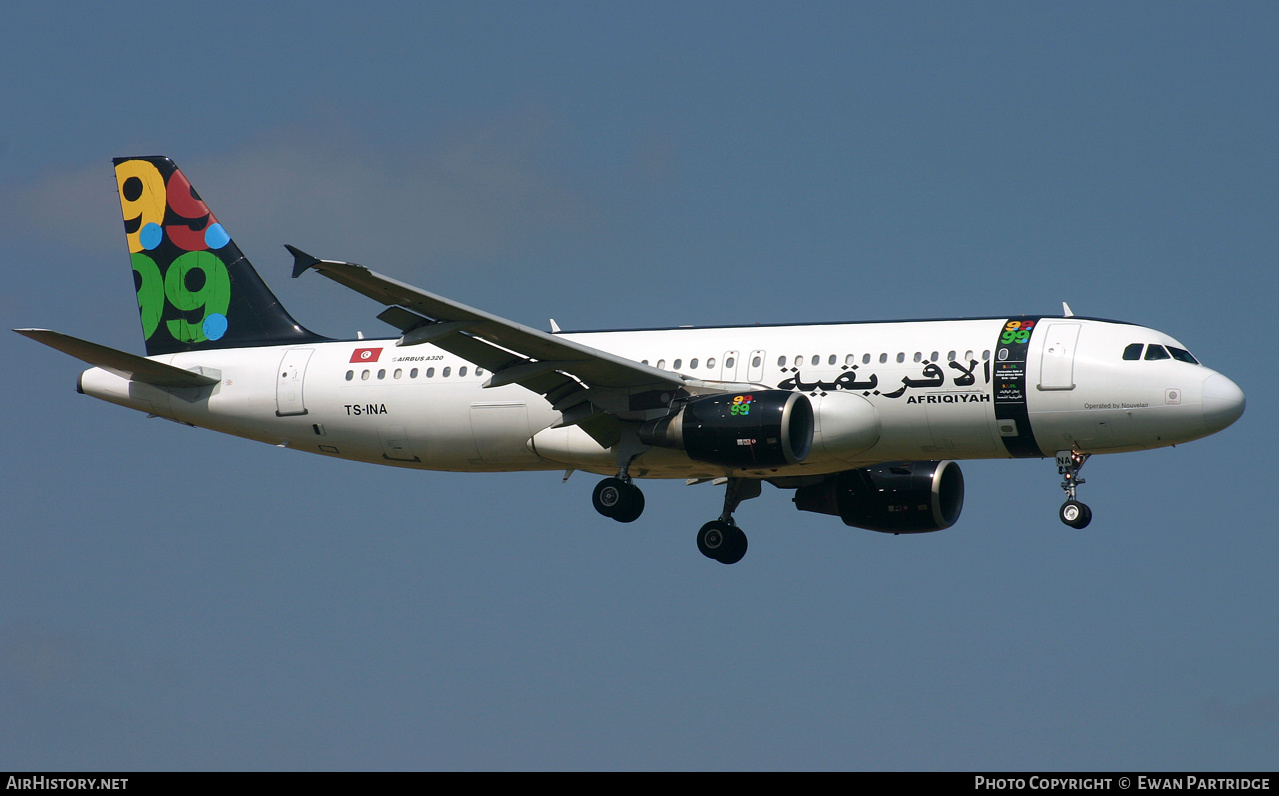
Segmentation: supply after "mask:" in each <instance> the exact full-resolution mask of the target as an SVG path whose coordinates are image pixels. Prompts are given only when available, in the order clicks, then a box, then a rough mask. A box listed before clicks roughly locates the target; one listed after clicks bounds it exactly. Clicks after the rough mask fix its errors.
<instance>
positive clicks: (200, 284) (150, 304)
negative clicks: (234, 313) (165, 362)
mask: <svg viewBox="0 0 1279 796" xmlns="http://www.w3.org/2000/svg"><path fill="white" fill-rule="evenodd" d="M132 259H133V270H134V272H136V273H137V274H138V312H139V314H140V315H141V316H142V332H143V334H144V335H145V336H146V338H147V339H148V340H149V339H151V335H153V334H155V332H156V329H158V328H159V326H160V320H161V318H162V317H163V315H164V304H165V301H166V300H167V301H168V303H169V304H170V305H172V306H173V307H174V308H175V309H177V310H179V311H180V312H182V313H189V312H194V311H196V310H199V309H203V310H204V313H203V314H202V315H201V316H200V319H199V320H197V321H194V322H192V321H188V320H187V319H186V318H185V317H182V318H174V319H171V320H168V321H165V327H166V328H167V329H168V330H169V334H171V335H172V336H173V339H175V340H178V341H179V342H183V343H202V342H205V341H206V340H217V339H218V338H220V337H221V336H222V335H223V334H225V333H226V329H227V320H226V312H227V308H229V307H230V306H231V277H230V275H229V274H228V273H227V269H226V265H224V264H223V262H222V261H221V260H220V259H218V257H217V255H215V254H213V253H211V252H207V251H202V252H187V253H186V254H183V255H182V256H181V257H178V258H177V259H176V260H174V261H173V263H172V264H171V265H170V266H169V269H168V272H167V273H165V275H164V276H163V277H161V276H160V267H159V266H158V265H156V263H155V260H152V259H151V258H150V257H149V256H147V255H146V254H143V253H141V252H137V253H135V254H133V255H132ZM193 284H194V285H196V286H195V287H192V285H193Z"/></svg>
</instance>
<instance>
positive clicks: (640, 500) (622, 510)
mask: <svg viewBox="0 0 1279 796" xmlns="http://www.w3.org/2000/svg"><path fill="white" fill-rule="evenodd" d="M722 481H727V482H728V488H727V489H726V490H725V492H724V511H723V513H721V514H720V515H719V519H717V520H711V521H710V522H708V523H706V524H705V525H703V526H702V527H701V529H700V530H699V531H698V532H697V549H698V550H700V551H701V553H702V555H704V556H706V557H707V558H710V559H714V560H715V561H718V562H720V563H721V564H736V563H737V562H738V561H741V560H742V557H743V556H745V555H746V547H747V541H746V534H745V533H743V532H742V529H741V528H738V527H737V523H736V522H735V521H734V520H733V512H734V511H736V510H737V506H738V505H739V504H740V503H741V502H742V501H743V500H750V499H751V498H753V497H759V493H760V482H759V481H758V480H757V479H754V478H727V479H722ZM722 481H717V483H719V482H722ZM591 504H592V505H594V506H595V510H596V511H598V512H599V513H600V514H603V515H604V516H605V517H611V518H612V519H615V520H617V521H618V522H634V521H635V520H637V519H639V516H640V514H641V513H643V511H644V493H643V492H641V491H640V488H639V487H637V486H635V484H633V483H631V477H630V474H629V473H627V472H626V468H625V467H623V468H622V469H621V471H620V472H618V474H617V475H616V476H615V477H613V478H605V479H604V480H603V481H600V482H599V483H598V484H596V485H595V491H594V492H592V493H591Z"/></svg>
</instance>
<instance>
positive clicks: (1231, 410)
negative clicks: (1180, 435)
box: [1203, 373, 1245, 431]
mask: <svg viewBox="0 0 1279 796" xmlns="http://www.w3.org/2000/svg"><path fill="white" fill-rule="evenodd" d="M1244 403H1245V402H1244V397H1243V390H1241V389H1239V385H1237V384H1235V383H1234V382H1233V381H1231V380H1230V379H1228V378H1226V377H1225V376H1223V375H1221V374H1220V373H1214V374H1212V375H1211V376H1209V377H1208V378H1206V379H1204V383H1203V412H1204V423H1206V424H1207V425H1208V427H1209V428H1211V429H1212V430H1213V431H1220V430H1222V429H1223V428H1225V427H1226V426H1228V425H1230V424H1231V423H1233V422H1235V421H1236V420H1238V419H1239V416H1240V415H1242V414H1243V408H1244Z"/></svg>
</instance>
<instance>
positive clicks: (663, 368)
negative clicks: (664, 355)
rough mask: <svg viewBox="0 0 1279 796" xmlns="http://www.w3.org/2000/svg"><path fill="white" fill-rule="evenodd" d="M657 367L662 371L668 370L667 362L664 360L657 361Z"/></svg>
mask: <svg viewBox="0 0 1279 796" xmlns="http://www.w3.org/2000/svg"><path fill="white" fill-rule="evenodd" d="M657 366H658V367H659V368H661V369H662V370H666V360H664V359H659V360H657Z"/></svg>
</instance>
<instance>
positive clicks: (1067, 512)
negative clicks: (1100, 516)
mask: <svg viewBox="0 0 1279 796" xmlns="http://www.w3.org/2000/svg"><path fill="white" fill-rule="evenodd" d="M1091 455H1092V454H1091V453H1080V452H1079V451H1057V472H1059V473H1061V474H1062V475H1063V476H1064V480H1062V482H1061V488H1062V489H1064V490H1065V491H1066V502H1065V503H1062V504H1061V510H1060V511H1058V512H1057V514H1058V516H1059V517H1061V521H1062V522H1064V523H1066V524H1067V525H1069V526H1070V527H1071V528H1086V527H1088V523H1090V522H1092V509H1090V508H1088V506H1087V505H1086V504H1083V503H1080V502H1079V501H1078V500H1075V490H1076V489H1078V488H1079V485H1080V484H1082V483H1084V479H1082V478H1080V477H1079V471H1080V470H1082V469H1084V463H1085V462H1087V461H1088V457H1089V456H1091Z"/></svg>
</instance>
